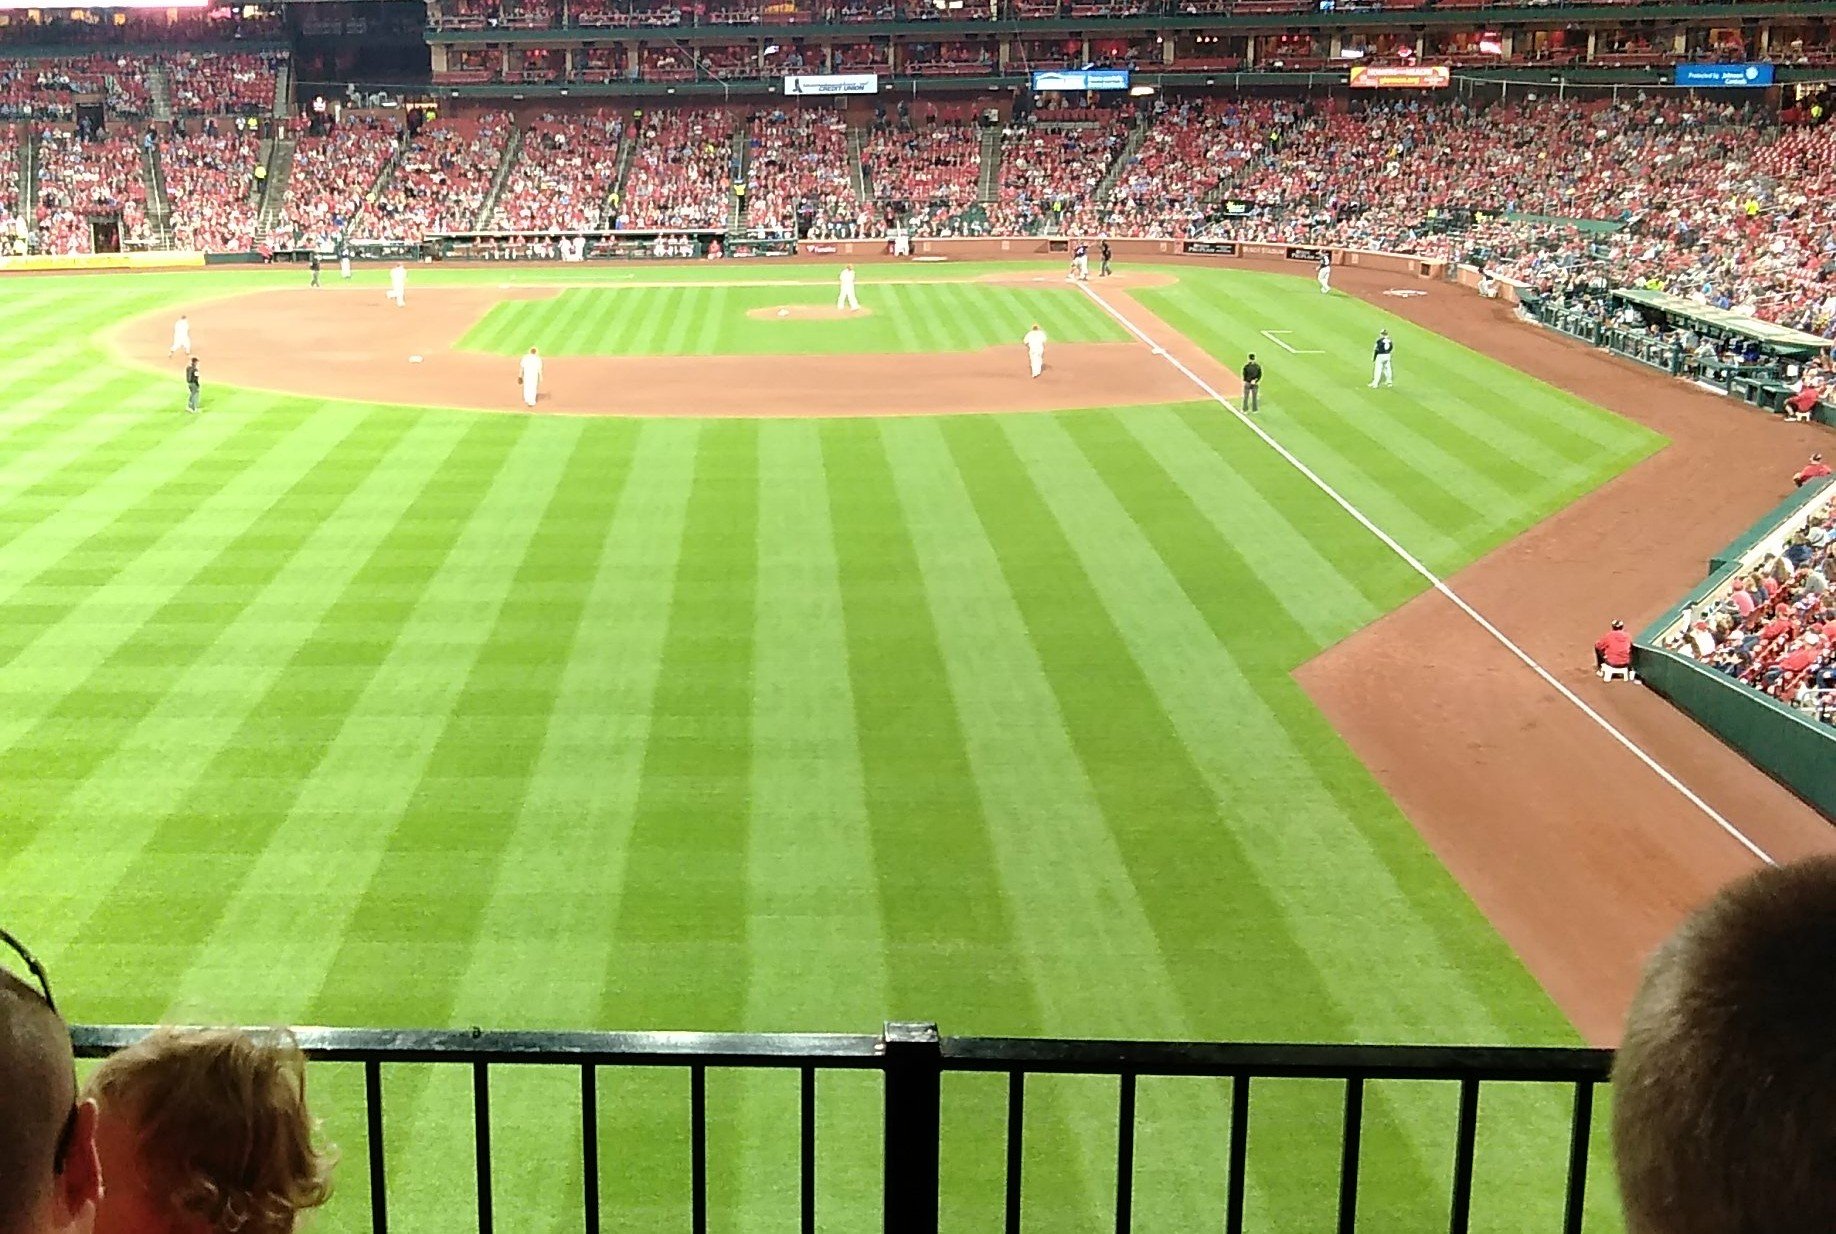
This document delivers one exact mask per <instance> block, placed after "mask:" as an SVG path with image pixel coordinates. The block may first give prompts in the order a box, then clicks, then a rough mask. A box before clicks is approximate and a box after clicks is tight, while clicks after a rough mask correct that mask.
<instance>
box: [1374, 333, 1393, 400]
mask: <svg viewBox="0 0 1836 1234" xmlns="http://www.w3.org/2000/svg"><path fill="white" fill-rule="evenodd" d="M1395 350H1396V344H1395V342H1393V341H1392V340H1391V338H1390V332H1389V331H1388V330H1379V331H1378V332H1377V346H1376V347H1375V348H1374V349H1372V351H1371V389H1373V390H1375V389H1376V388H1377V383H1378V382H1379V381H1381V382H1383V384H1384V385H1386V386H1393V385H1395V384H1396V378H1395V377H1393V376H1392V375H1391V373H1390V353H1392V352H1394V351H1395Z"/></svg>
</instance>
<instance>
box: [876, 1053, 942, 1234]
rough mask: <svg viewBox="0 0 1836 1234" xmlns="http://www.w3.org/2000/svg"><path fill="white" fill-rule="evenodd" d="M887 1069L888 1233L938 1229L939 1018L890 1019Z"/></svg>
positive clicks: (910, 1233)
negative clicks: (936, 1020) (925, 1021)
mask: <svg viewBox="0 0 1836 1234" xmlns="http://www.w3.org/2000/svg"><path fill="white" fill-rule="evenodd" d="M880 1054H881V1057H882V1059H883V1060H884V1071H885V1075H886V1174H885V1188H886V1190H885V1197H884V1198H885V1204H886V1207H885V1227H884V1228H885V1231H886V1234H937V1209H938V1205H937V1158H938V1142H939V1139H938V1137H939V1132H940V1124H941V1107H942V1094H943V1047H942V1044H941V1042H940V1041H939V1039H938V1036H937V1025H935V1024H911V1023H888V1024H887V1025H886V1031H885V1034H884V1035H883V1036H882V1037H881V1039H880Z"/></svg>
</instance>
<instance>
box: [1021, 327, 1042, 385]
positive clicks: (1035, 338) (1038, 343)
mask: <svg viewBox="0 0 1836 1234" xmlns="http://www.w3.org/2000/svg"><path fill="white" fill-rule="evenodd" d="M1020 341H1021V342H1023V343H1025V344H1026V359H1027V362H1028V363H1029V364H1031V365H1032V367H1033V376H1035V377H1037V376H1039V374H1040V373H1042V372H1044V371H1045V345H1046V333H1045V331H1044V330H1041V329H1040V328H1039V323H1038V322H1034V323H1033V328H1032V329H1031V330H1028V331H1027V332H1026V337H1025V338H1023V339H1021V340H1020Z"/></svg>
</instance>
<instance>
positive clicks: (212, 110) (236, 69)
mask: <svg viewBox="0 0 1836 1234" xmlns="http://www.w3.org/2000/svg"><path fill="white" fill-rule="evenodd" d="M164 63H165V67H166V74H167V80H168V81H169V82H170V89H171V94H172V111H173V114H174V115H180V116H203V115H213V116H254V115H262V114H269V113H272V112H273V111H274V106H275V101H276V100H275V75H276V71H277V69H278V66H279V61H278V59H277V58H275V57H273V56H257V55H250V54H247V53H241V52H238V53H230V54H222V53H217V52H176V53H173V54H171V55H169V56H166V57H164Z"/></svg>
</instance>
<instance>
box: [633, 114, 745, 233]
mask: <svg viewBox="0 0 1836 1234" xmlns="http://www.w3.org/2000/svg"><path fill="white" fill-rule="evenodd" d="M738 123H739V121H738V118H737V116H736V114H735V113H734V112H733V111H731V110H729V109H726V108H721V107H687V108H682V109H680V110H671V111H661V112H658V111H646V112H644V113H643V114H642V115H641V116H639V117H637V118H636V120H635V121H634V122H633V126H632V127H633V129H634V133H633V135H632V140H633V141H635V142H636V143H637V145H636V152H635V155H634V157H633V160H632V164H631V172H630V175H629V176H628V178H627V179H626V182H625V187H624V189H623V191H622V193H621V195H620V197H619V199H618V202H617V204H616V208H615V211H614V222H615V225H616V226H617V227H618V228H620V229H624V228H640V227H644V228H647V227H714V226H720V225H722V224H724V223H725V222H726V221H727V219H728V214H729V211H730V210H731V209H732V202H733V159H734V154H733V137H734V134H735V133H737V132H738V131H739V129H738Z"/></svg>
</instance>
